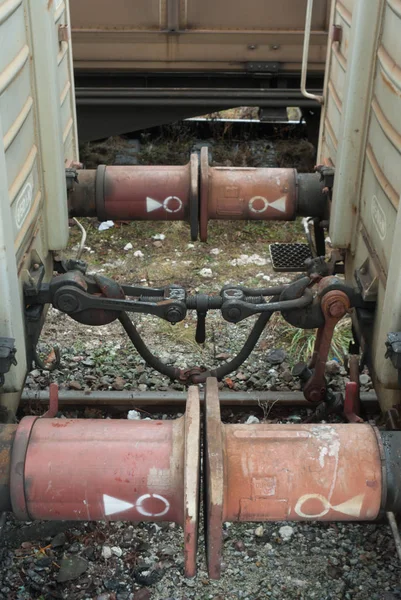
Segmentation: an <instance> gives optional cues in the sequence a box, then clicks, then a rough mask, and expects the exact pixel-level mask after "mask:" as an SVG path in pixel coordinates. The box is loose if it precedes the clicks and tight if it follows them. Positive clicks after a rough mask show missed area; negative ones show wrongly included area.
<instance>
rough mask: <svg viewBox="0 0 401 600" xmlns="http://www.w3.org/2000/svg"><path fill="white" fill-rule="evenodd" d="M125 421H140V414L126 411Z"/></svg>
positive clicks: (135, 411) (134, 411)
mask: <svg viewBox="0 0 401 600" xmlns="http://www.w3.org/2000/svg"><path fill="white" fill-rule="evenodd" d="M127 419H128V420H129V421H140V420H141V414H140V413H139V412H138V411H137V410H129V411H128V415H127Z"/></svg>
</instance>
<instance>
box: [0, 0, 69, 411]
mask: <svg viewBox="0 0 401 600" xmlns="http://www.w3.org/2000/svg"><path fill="white" fill-rule="evenodd" d="M67 8H68V4H66V3H65V2H64V1H63V0H61V1H60V0H59V1H58V2H57V3H55V5H54V3H51V2H50V3H49V2H48V0H35V1H34V2H32V1H29V0H3V1H1V0H0V40H1V51H0V289H1V291H2V300H1V303H0V336H6V337H13V338H15V339H16V348H17V359H18V365H17V367H13V368H12V369H11V371H10V373H9V374H7V376H6V383H5V386H4V387H3V388H2V389H1V390H0V404H2V405H5V406H8V407H12V408H15V406H16V404H17V403H18V398H19V392H20V391H21V389H22V385H23V382H24V379H25V375H26V360H25V355H26V348H25V332H24V306H23V293H22V287H23V283H24V281H26V279H27V277H28V273H29V269H30V268H31V267H32V264H33V262H35V263H41V264H43V266H44V268H45V280H48V279H50V277H51V276H52V272H53V257H52V253H51V250H53V249H59V248H62V247H63V246H65V245H66V243H67V239H68V221H67V206H66V190H65V171H64V160H65V159H66V158H69V159H77V158H78V156H77V147H76V142H77V140H76V131H75V107H74V89H73V78H72V65H71V60H72V59H71V53H70V48H69V44H68V43H64V44H60V45H59V42H58V37H57V30H58V26H59V24H67V23H66V20H65V19H66V14H67V13H66V10H67ZM62 45H64V48H60V47H59V46H62ZM59 52H62V53H63V57H62V60H60V64H59V67H57V55H58V53H59ZM57 76H58V77H57ZM53 98H54V100H53ZM46 103H47V105H46ZM63 131H65V143H64V148H63V144H62V141H61V140H62V136H63Z"/></svg>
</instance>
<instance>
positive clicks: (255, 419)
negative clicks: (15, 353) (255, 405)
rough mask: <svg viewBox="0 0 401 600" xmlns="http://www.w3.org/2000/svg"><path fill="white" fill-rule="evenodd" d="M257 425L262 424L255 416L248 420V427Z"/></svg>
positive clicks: (250, 416)
mask: <svg viewBox="0 0 401 600" xmlns="http://www.w3.org/2000/svg"><path fill="white" fill-rule="evenodd" d="M256 423H260V421H259V419H258V417H255V415H249V417H248V418H247V420H246V425H255V424H256Z"/></svg>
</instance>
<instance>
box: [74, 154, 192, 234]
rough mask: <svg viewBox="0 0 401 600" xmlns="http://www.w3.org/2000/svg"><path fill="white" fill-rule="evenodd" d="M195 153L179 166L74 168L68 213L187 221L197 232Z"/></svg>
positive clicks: (101, 216)
mask: <svg viewBox="0 0 401 600" xmlns="http://www.w3.org/2000/svg"><path fill="white" fill-rule="evenodd" d="M198 176H199V168H198V156H197V154H195V153H194V154H192V155H191V159H190V161H189V162H188V164H186V165H182V166H170V165H163V166H144V165H135V166H128V167H127V166H110V167H109V166H105V165H101V166H99V167H98V168H97V169H96V170H82V171H78V183H77V184H75V185H74V189H73V190H72V191H71V192H70V194H69V213H70V216H72V217H73V216H96V217H97V218H98V219H100V220H102V221H106V220H108V219H113V220H122V221H124V220H128V221H138V220H150V221H189V222H190V224H191V237H192V238H194V239H196V237H197V233H198V218H199V217H198V212H199V210H198V198H199V193H198Z"/></svg>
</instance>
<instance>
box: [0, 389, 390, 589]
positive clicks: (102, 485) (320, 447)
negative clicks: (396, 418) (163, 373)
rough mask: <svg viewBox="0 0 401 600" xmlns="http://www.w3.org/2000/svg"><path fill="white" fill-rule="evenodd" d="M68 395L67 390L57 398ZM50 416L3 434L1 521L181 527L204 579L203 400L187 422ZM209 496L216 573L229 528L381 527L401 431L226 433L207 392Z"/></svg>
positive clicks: (319, 427)
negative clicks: (234, 524)
mask: <svg viewBox="0 0 401 600" xmlns="http://www.w3.org/2000/svg"><path fill="white" fill-rule="evenodd" d="M56 392H57V390H56ZM50 395H51V397H52V401H51V410H50V411H48V413H46V415H44V416H43V417H41V418H38V417H24V418H23V419H22V420H21V422H20V423H19V425H0V512H1V511H13V512H14V514H15V515H16V516H17V517H18V518H20V519H23V520H33V519H44V520H59V519H60V520H62V519H65V520H72V521H73V520H76V521H79V520H84V521H88V520H95V521H96V520H102V521H103V520H127V521H132V522H138V521H173V522H175V523H179V524H180V525H181V526H182V527H183V530H184V552H185V574H186V576H193V575H195V570H196V563H195V557H196V545H197V532H198V515H199V504H198V497H199V474H200V467H201V457H200V445H199V442H200V439H199V436H200V411H199V395H198V390H197V388H195V387H191V388H189V392H188V399H187V406H186V413H185V415H184V416H183V417H181V418H179V419H176V420H170V421H168V420H166V421H158V420H142V421H129V420H117V419H116V420H115V419H105V420H103V419H62V418H59V419H57V418H54V417H53V416H52V415H54V412H55V410H56V408H57V402H56V399H55V398H54V388H53V389H52V390H51V394H50ZM204 419H205V423H204V446H203V452H204V457H203V466H204V490H205V496H204V497H205V510H204V512H205V528H206V551H207V560H208V569H209V575H210V577H212V578H218V577H219V576H220V564H221V558H222V526H223V523H224V522H225V521H241V522H248V521H249V522H252V521H281V520H285V521H287V520H293V521H308V520H313V521H329V520H332V521H350V520H352V521H371V520H374V519H376V518H377V517H378V516H379V515H380V513H381V511H384V510H385V511H392V512H399V511H400V509H401V468H400V467H401V432H396V431H379V430H378V429H377V428H376V427H374V426H372V425H370V424H367V423H357V424H300V425H298V424H297V425H295V424H288V425H284V424H282V425H273V424H257V425H247V424H227V425H225V424H222V422H221V418H220V405H219V397H218V386H217V380H216V379H215V378H209V379H208V380H207V384H206V393H205V410H204Z"/></svg>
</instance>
